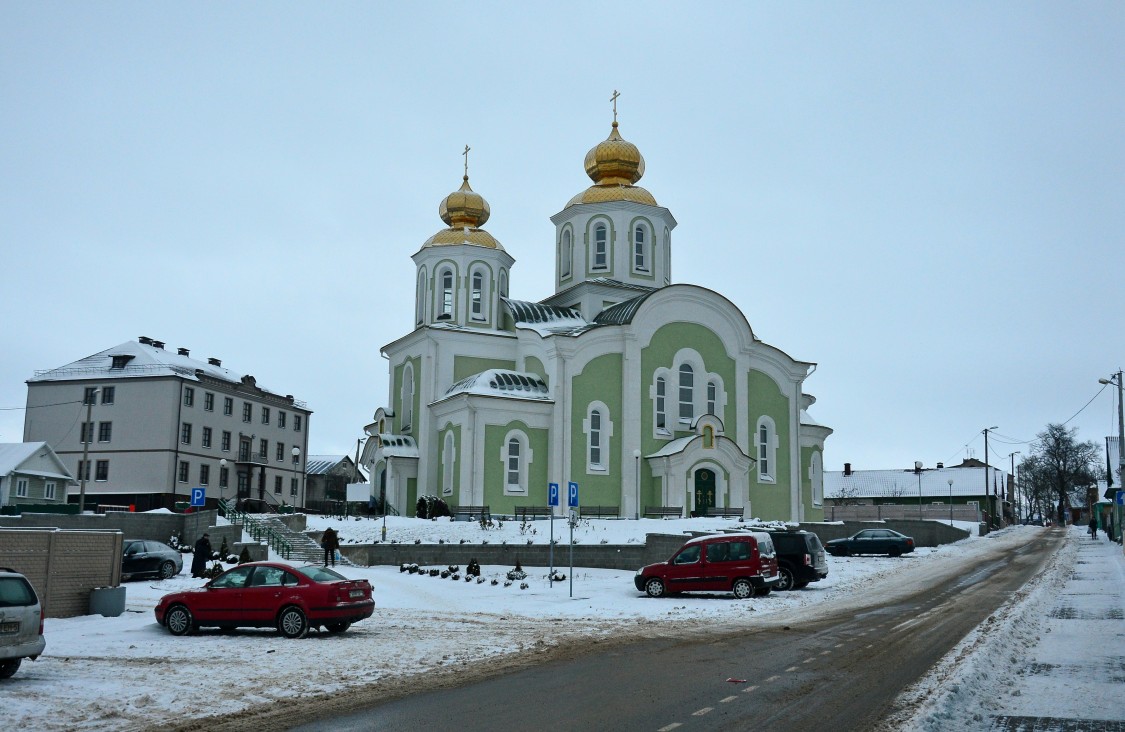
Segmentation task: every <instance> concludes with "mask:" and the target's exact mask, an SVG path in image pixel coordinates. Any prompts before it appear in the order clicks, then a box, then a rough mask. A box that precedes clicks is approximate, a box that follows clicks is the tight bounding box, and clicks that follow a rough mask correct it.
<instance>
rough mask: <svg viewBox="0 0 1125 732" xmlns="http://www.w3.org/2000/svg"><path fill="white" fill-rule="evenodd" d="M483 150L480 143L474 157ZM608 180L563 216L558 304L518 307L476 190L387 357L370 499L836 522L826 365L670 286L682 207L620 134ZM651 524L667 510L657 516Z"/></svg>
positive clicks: (445, 208) (459, 195)
mask: <svg viewBox="0 0 1125 732" xmlns="http://www.w3.org/2000/svg"><path fill="white" fill-rule="evenodd" d="M466 152H467V150H466ZM585 166H586V173H587V174H588V175H589V176H590V178H591V179H592V180H593V185H591V186H590V187H589V188H587V189H586V190H584V191H582V192H580V193H579V194H578V195H576V196H574V197H573V198H572V199H570V200H569V201H568V202H567V203H566V205H565V206H563V208H562V210H561V211H559V213H557V214H555V215H554V216H552V217H551V222H552V223H553V224H554V225H555V237H554V248H555V282H554V292H553V293H552V294H551V295H549V296H548V297H546V298H544V299H543V300H540V301H538V302H529V301H523V300H515V299H512V298H511V297H509V295H508V292H509V285H510V282H511V277H512V267H513V265H514V264H515V259H513V257H512V256H511V255H510V254H508V252H506V251H505V250H504V247H503V246H501V244H500V242H498V241H497V240H496V239H495V238H494V237H493V236H492V235H491V234H489V233H488V232H487V231H485V230H484V229H483V228H481V227H483V226H484V224H485V223H486V222H487V220H488V217H489V207H488V203H487V202H486V201H485V200H484V198H483V197H482V196H480V195H479V194H478V193H476V192H474V191H473V190H472V189H471V188H470V187H469V178H468V168H467V165H466V171H465V178H464V183H463V184H462V186H461V188H460V189H459V190H457V191H454V192H453V193H451V194H449V195H448V196H447V197H446V198H445V199H444V200H443V201H442V202H441V204H440V206H439V209H438V210H439V213H440V215H441V219H442V221H444V222H445V224H446V228H443V229H441V230H440V231H438V232H437V233H436V234H434V235H433V236H431V237H430V238H429V239H427V240H426V241H425V243H424V244H422V247H421V248H420V249H419V250H418V252H417V253H416V254H414V256H413V260H414V264H415V267H416V282H417V286H416V297H415V305H414V329H413V330H412V331H411V332H410V333H408V334H406V335H404V336H403V337H401V338H399V339H398V340H396V341H394V342H392V343H389V344H387V345H386V346H384V347H383V349H382V353H383V355H384V356H385V357H386V358H387V359H388V360H389V368H390V378H389V390H390V394H389V395H388V398H387V403H386V406H383V407H380V408H379V409H378V410H377V411H376V412H375V415H374V422H373V423H372V424H371V425H368V426H367V428H366V432H367V434H368V435H369V436H370V438H369V439H368V440H367V442H366V444H365V449H364V453H363V457H362V459H361V461H362V463H363V464H364V465H365V466H366V467H367V468H368V469H369V470H370V474H371V476H372V492H373V493H374V496H375V497H376V498H378V497H379V496H381V495H385V496H386V500H387V501H388V502H389V504H390V505H391V506H393V507H394V508H395V509H397V510H398V512H399V513H400V514H402V515H408V516H412V515H414V513H415V505H416V503H417V499H418V497H419V496H423V495H436V496H440V497H441V498H443V499H444V500H445V501H446V503H448V504H450V505H451V506H453V505H459V506H481V505H487V506H489V507H490V510H491V512H492V513H493V514H494V515H496V514H511V513H514V512H515V510H516V508H517V507H523V506H546V505H547V503H548V484H550V483H557V484H559V485H560V486H562V494H563V498H562V500H561V501H560V502H561V503H562V504H563V505H562V507H561V508H560V509H559V510H560V514H561V512H565V511H566V510H567V509H566V502H567V501H566V486H567V484H568V483H570V482H574V483H577V484H578V486H579V500H580V503H581V505H582V506H586V507H592V506H600V507H611V510H612V509H616V512H617V513H618V514H619V515H620V516H622V517H626V518H633V517H635V516H637V515H644V514H645V513H646V512H647V511H649V509H651V508H655V507H659V508H663V509H671V508H676V509H679V511H680V512H682V514H683V515H684V516H688V515H692V514H695V515H703V514H705V513H706V511H707V510H708V509H709V508H710V509H723V512H724V513H741V515H743V516H745V517H747V518H750V517H757V518H761V519H767V520H769V519H780V520H786V521H799V520H814V521H815V520H821V519H822V518H823V509H822V502H823V477H822V476H823V467H822V466H823V459H822V453H823V450H824V441H825V439H826V438H827V437H828V436H829V435H830V434H831V433H832V430H830V429H829V428H827V427H825V426H823V425H820V424H817V423H816V422H814V421H813V420H812V419H811V418H810V417H809V416H808V414H807V410H808V408H809V407H810V406H811V405H812V404H813V402H814V401H815V399H814V398H813V397H812V396H811V395H809V394H806V393H805V392H804V388H803V387H804V381H805V379H806V378H807V377H808V376H809V375H810V374H811V373H812V372H813V370H814V369H815V364H813V363H810V362H807V361H797V360H794V359H793V358H791V357H790V356H789V355H787V354H786V353H785V352H783V351H781V350H779V349H778V348H776V347H774V346H771V345H768V344H766V343H764V342H762V341H761V340H759V339H758V338H756V337H755V336H754V332H753V330H752V329H751V328H750V324H749V323H748V322H747V320H746V317H745V316H744V315H743V314H742V312H741V311H740V310H739V309H738V308H737V307H736V306H735V305H734V304H733V303H732V302H731V301H730V300H728V299H727V298H725V297H723V296H722V295H720V294H719V293H717V292H715V291H713V290H709V289H707V288H706V287H701V286H699V285H689V284H673V282H672V271H671V262H672V256H671V251H672V230H673V229H675V228H676V219H675V218H674V217H673V216H672V213H671V212H670V211H669V210H668V209H667V208H664V207H663V206H661V205H659V204H658V203H657V202H656V199H655V198H654V197H653V196H652V194H651V193H649V192H648V191H647V190H645V189H644V188H642V187H640V186H638V185H637V181H639V180H640V179H641V176H642V175H643V174H644V169H645V163H644V158H643V157H642V156H641V153H640V151H639V150H638V149H637V147H636V146H635V145H633V144H632V143H630V142H627V141H626V140H624V139H623V138H622V137H621V135H620V133H619V132H618V125H617V121H616V112H615V114H614V122H613V127H612V130H611V132H610V134H609V137H608V138H607V139H606V140H605V141H603V142H601V143H599V144H597V145H596V146H594V148H593V149H592V150H590V151H589V152H588V153H587V154H586V160H585ZM654 513H655V511H654Z"/></svg>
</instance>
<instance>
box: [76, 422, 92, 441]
mask: <svg viewBox="0 0 1125 732" xmlns="http://www.w3.org/2000/svg"><path fill="white" fill-rule="evenodd" d="M93 441H94V423H93V422H83V423H82V428H81V434H80V435H79V436H78V442H79V443H82V444H85V443H87V442H93Z"/></svg>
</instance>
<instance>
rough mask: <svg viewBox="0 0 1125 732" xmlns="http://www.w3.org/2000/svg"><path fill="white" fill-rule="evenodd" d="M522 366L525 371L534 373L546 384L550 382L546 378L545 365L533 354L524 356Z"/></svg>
mask: <svg viewBox="0 0 1125 732" xmlns="http://www.w3.org/2000/svg"><path fill="white" fill-rule="evenodd" d="M523 367H524V370H525V371H528V372H530V373H533V374H536V375H537V376H539V378H540V379H543V381H544V382H546V383H547V385H548V386H549V385H550V384H551V382H550V380H549V379H548V378H547V369H546V367H544V366H543V362H542V361H540V360H539V359H537V358H536V357H535V356H528V357H527V358H525V359H524V360H523Z"/></svg>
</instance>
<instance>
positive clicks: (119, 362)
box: [109, 356, 133, 369]
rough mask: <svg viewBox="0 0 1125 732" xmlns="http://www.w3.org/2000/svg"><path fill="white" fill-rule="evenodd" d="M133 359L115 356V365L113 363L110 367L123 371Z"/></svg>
mask: <svg viewBox="0 0 1125 732" xmlns="http://www.w3.org/2000/svg"><path fill="white" fill-rule="evenodd" d="M132 358H133V357H132V356H114V357H113V363H111V364H110V366H109V367H110V368H111V369H123V368H125V366H126V365H128V363H129V361H131V360H132Z"/></svg>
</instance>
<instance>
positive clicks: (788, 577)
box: [777, 567, 794, 592]
mask: <svg viewBox="0 0 1125 732" xmlns="http://www.w3.org/2000/svg"><path fill="white" fill-rule="evenodd" d="M777 576H778V577H780V578H781V582H779V583H778V584H777V589H778V590H780V591H782V592H788V591H789V590H791V589H793V585H794V582H793V571H792V570H790V569H786V568H785V567H779V568H778V570H777Z"/></svg>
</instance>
